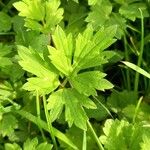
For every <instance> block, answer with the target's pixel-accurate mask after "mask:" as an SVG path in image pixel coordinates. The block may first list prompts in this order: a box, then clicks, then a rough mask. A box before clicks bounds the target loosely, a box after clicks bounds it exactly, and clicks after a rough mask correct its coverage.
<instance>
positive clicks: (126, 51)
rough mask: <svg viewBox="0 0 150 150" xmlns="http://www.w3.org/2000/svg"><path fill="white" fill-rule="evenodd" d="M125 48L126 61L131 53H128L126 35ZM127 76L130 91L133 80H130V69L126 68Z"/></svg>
mask: <svg viewBox="0 0 150 150" xmlns="http://www.w3.org/2000/svg"><path fill="white" fill-rule="evenodd" d="M124 49H125V59H126V61H129V54H128V49H127V39H126V37H125V36H124ZM126 77H127V82H126V83H127V89H128V90H129V91H130V90H131V85H130V83H131V80H130V72H129V69H126Z"/></svg>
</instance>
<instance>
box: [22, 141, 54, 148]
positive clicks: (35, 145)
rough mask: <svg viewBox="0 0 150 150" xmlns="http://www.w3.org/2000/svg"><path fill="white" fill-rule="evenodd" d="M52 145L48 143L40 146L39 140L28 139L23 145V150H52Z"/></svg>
mask: <svg viewBox="0 0 150 150" xmlns="http://www.w3.org/2000/svg"><path fill="white" fill-rule="evenodd" d="M52 147H53V146H52V145H51V144H48V143H47V142H44V143H40V144H38V139H37V138H34V139H32V140H30V139H27V140H26V142H25V143H24V145H23V150H29V149H30V150H41V149H42V150H51V149H52Z"/></svg>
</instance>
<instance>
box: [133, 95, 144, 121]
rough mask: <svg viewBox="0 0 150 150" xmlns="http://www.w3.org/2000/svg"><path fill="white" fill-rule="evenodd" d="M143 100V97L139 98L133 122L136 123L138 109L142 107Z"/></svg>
mask: <svg viewBox="0 0 150 150" xmlns="http://www.w3.org/2000/svg"><path fill="white" fill-rule="evenodd" d="M142 100H143V97H140V99H139V101H138V103H137V106H136V108H135V113H134V116H133V121H132V122H133V123H135V119H136V116H137V113H138V110H139V108H140V104H141V102H142Z"/></svg>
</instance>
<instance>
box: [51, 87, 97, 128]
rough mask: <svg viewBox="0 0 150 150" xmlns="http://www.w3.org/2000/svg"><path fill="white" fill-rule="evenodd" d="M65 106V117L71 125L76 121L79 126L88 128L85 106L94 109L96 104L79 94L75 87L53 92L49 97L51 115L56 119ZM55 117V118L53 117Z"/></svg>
mask: <svg viewBox="0 0 150 150" xmlns="http://www.w3.org/2000/svg"><path fill="white" fill-rule="evenodd" d="M64 106H65V118H66V121H67V122H68V124H69V126H70V127H71V126H72V124H73V123H74V124H75V125H76V126H77V127H79V128H81V129H83V130H86V129H87V127H86V122H87V120H88V117H87V116H86V114H85V111H84V109H83V107H86V108H91V109H94V108H96V106H95V104H94V103H93V102H92V101H91V100H90V99H89V98H87V97H85V96H83V95H81V94H79V93H78V92H77V91H76V90H74V89H62V90H58V91H57V92H55V93H53V94H51V96H50V97H49V99H48V109H50V110H51V111H50V116H51V117H52V120H55V119H56V118H57V117H58V116H59V114H60V113H61V111H62V109H63V107H64ZM53 117H54V118H53Z"/></svg>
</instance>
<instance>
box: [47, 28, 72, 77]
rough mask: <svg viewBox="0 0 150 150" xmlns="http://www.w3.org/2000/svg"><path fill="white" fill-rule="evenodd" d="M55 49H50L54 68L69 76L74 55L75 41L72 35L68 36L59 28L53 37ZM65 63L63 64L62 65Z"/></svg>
mask: <svg viewBox="0 0 150 150" xmlns="http://www.w3.org/2000/svg"><path fill="white" fill-rule="evenodd" d="M52 38H53V41H54V44H55V47H56V49H55V48H53V47H50V46H49V47H48V49H49V53H50V56H49V57H50V59H51V61H52V63H53V64H54V66H55V67H56V68H57V69H58V70H59V71H61V72H62V73H64V74H65V75H69V74H70V72H71V71H72V67H71V60H72V54H73V40H72V35H71V34H69V35H68V36H66V34H65V32H64V31H63V30H62V29H61V28H60V27H59V26H58V27H57V28H56V30H55V33H54V34H53V36H52ZM62 62H63V63H62Z"/></svg>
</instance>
